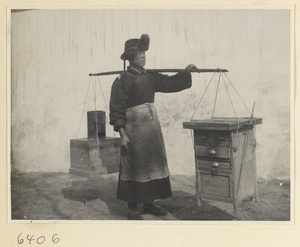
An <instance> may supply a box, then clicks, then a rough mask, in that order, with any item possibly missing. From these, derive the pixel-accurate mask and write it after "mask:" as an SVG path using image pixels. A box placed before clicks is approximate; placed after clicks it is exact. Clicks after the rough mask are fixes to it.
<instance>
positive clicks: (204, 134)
mask: <svg viewBox="0 0 300 247" xmlns="http://www.w3.org/2000/svg"><path fill="white" fill-rule="evenodd" d="M210 136H211V132H210V131H202V130H194V139H195V145H203V146H205V145H209V144H210V143H211V137H210Z"/></svg>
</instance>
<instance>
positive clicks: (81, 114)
mask: <svg viewBox="0 0 300 247" xmlns="http://www.w3.org/2000/svg"><path fill="white" fill-rule="evenodd" d="M91 81H92V80H91V78H90V82H89V86H88V89H87V92H86V97H85V101H84V107H83V109H82V114H81V119H80V123H79V128H78V132H77V139H78V136H79V131H80V128H81V123H82V119H83V114H84V111H85V107H86V102H87V98H88V94H89V90H90V86H91Z"/></svg>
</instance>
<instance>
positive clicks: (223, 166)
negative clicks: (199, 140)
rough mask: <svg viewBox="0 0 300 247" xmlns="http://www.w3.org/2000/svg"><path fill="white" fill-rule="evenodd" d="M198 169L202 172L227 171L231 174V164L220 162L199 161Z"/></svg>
mask: <svg viewBox="0 0 300 247" xmlns="http://www.w3.org/2000/svg"><path fill="white" fill-rule="evenodd" d="M197 168H198V169H200V170H207V171H212V170H213V171H221V172H222V171H223V172H224V171H225V172H229V171H230V170H231V166H230V163H229V162H219V161H208V160H200V159H198V160H197Z"/></svg>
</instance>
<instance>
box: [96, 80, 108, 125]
mask: <svg viewBox="0 0 300 247" xmlns="http://www.w3.org/2000/svg"><path fill="white" fill-rule="evenodd" d="M97 80H98V85H99V87H100V91H101V94H102V97H103V101H104V105H105V110H106V112H108V106H107V104H106V99H105V96H104V93H103V89H102V87H101V83H100V79H99V77H98V76H97ZM107 119H108V117H107V116H106V115H105V123H107Z"/></svg>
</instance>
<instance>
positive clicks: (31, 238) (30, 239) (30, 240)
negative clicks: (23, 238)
mask: <svg viewBox="0 0 300 247" xmlns="http://www.w3.org/2000/svg"><path fill="white" fill-rule="evenodd" d="M29 237H30V235H27V239H28V241H29V244H31V242H32V241H33V240H35V239H34V238H33V237H34V235H32V236H31V237H30V238H29Z"/></svg>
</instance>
